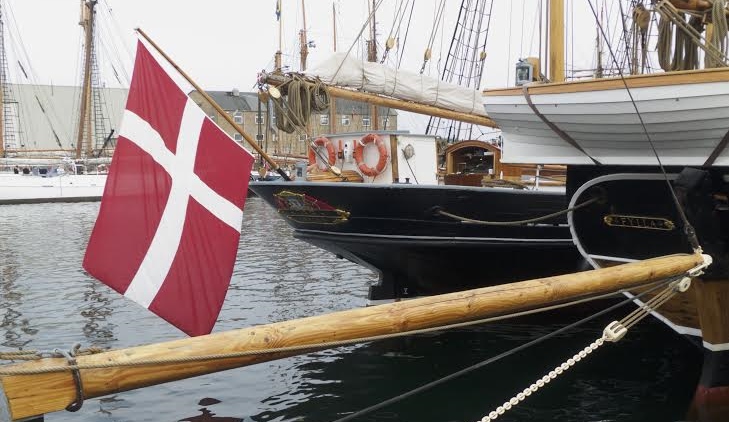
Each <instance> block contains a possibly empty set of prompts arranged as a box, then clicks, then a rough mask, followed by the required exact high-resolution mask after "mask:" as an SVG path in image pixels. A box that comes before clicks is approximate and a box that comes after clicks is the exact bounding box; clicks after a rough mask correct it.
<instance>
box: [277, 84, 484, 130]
mask: <svg viewBox="0 0 729 422" xmlns="http://www.w3.org/2000/svg"><path fill="white" fill-rule="evenodd" d="M286 81H287V78H286V77H285V76H283V75H280V74H271V73H269V74H267V75H266V82H267V83H269V84H271V85H281V84H283V83H285V82H286ZM325 86H326V89H327V91H328V92H329V95H330V96H331V97H335V98H345V99H349V100H355V101H361V102H364V103H369V104H374V105H377V106H382V107H389V108H394V109H397V110H403V111H410V112H413V113H418V114H425V115H427V116H435V117H442V118H444V119H450V120H457V121H459V122H465V123H473V124H476V125H480V126H488V127H494V128H497V127H498V125H497V124H496V122H494V121H493V120H491V118H489V117H486V116H480V115H477V114H469V113H461V112H458V111H453V110H448V109H447V108H442V107H436V106H431V105H425V104H418V103H414V102H411V101H403V100H398V99H396V98H391V97H385V96H382V95H378V94H372V93H369V92H362V91H354V90H351V89H345V88H338V87H335V86H331V85H325Z"/></svg>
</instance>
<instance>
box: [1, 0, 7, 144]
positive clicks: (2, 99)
mask: <svg viewBox="0 0 729 422" xmlns="http://www.w3.org/2000/svg"><path fill="white" fill-rule="evenodd" d="M4 21H5V19H4V16H3V10H2V2H0V49H2V51H0V61H2V62H3V63H4V62H5V61H6V57H5V24H4ZM6 79H7V75H6V74H5V66H3V65H2V63H0V84H2V87H0V157H5V96H4V95H3V88H4V87H5V83H6Z"/></svg>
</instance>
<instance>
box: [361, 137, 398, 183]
mask: <svg viewBox="0 0 729 422" xmlns="http://www.w3.org/2000/svg"><path fill="white" fill-rule="evenodd" d="M371 143H374V144H375V146H377V152H378V153H379V154H380V159H379V161H377V165H376V166H375V167H374V168H372V167H370V166H368V165H367V164H366V163H365V162H364V149H365V146H366V145H367V144H371ZM353 155H354V161H356V162H357V167H358V168H359V171H361V172H362V174H364V175H366V176H372V177H375V176H377V175H378V174H380V173H382V170H384V169H385V167H387V161H388V160H389V159H390V153H389V151H388V150H387V146H386V145H385V141H384V140H383V139H382V137H381V136H380V135H375V134H374V133H370V134H369V135H365V136H364V137H363V138H362V139H360V140H359V142H357V143H356V144H355V146H354V152H353Z"/></svg>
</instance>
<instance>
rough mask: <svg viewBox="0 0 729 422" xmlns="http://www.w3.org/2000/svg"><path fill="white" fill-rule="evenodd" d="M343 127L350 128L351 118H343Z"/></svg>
mask: <svg viewBox="0 0 729 422" xmlns="http://www.w3.org/2000/svg"><path fill="white" fill-rule="evenodd" d="M342 126H349V116H342Z"/></svg>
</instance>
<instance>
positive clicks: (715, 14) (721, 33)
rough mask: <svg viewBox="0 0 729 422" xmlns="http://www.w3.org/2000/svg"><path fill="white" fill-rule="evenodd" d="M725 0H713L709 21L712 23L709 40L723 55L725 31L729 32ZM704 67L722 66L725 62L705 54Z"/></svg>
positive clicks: (725, 46) (725, 38)
mask: <svg viewBox="0 0 729 422" xmlns="http://www.w3.org/2000/svg"><path fill="white" fill-rule="evenodd" d="M725 10H726V0H713V5H712V6H711V21H712V22H713V23H714V31H713V32H712V33H711V39H710V40H709V42H711V44H712V45H713V46H714V47H716V48H717V49H718V50H719V51H720V52H721V54H722V56H723V57H726V55H727V32H729V25H727V21H726V14H725V13H726V12H725ZM705 66H706V67H722V66H726V63H724V62H723V61H720V60H716V59H715V58H714V57H712V56H710V55H708V54H707V55H706V59H705Z"/></svg>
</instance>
